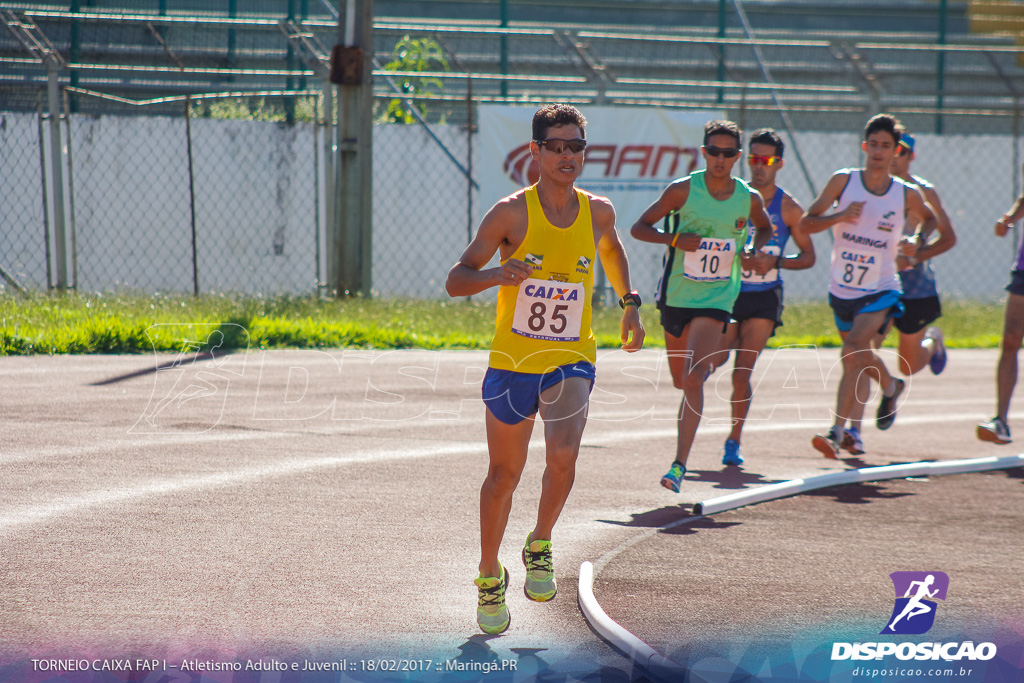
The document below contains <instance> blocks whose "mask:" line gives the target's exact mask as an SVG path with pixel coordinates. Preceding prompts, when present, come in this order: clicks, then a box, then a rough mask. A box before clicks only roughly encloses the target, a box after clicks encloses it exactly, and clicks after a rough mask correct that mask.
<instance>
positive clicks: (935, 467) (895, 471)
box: [578, 454, 1024, 680]
mask: <svg viewBox="0 0 1024 683" xmlns="http://www.w3.org/2000/svg"><path fill="white" fill-rule="evenodd" d="M1021 466H1024V454H1020V455H1011V456H1006V457H1002V458H995V457H992V458H973V459H969V460H940V461H934V462H916V463H907V464H902V465H887V466H885V467H865V468H861V469H857V470H847V471H844V472H830V473H828V474H822V475H818V476H816V477H810V478H807V479H794V480H792V481H785V482H780V483H778V484H767V485H765V486H758V487H755V488H751V489H747V490H745V491H741V492H739V493H732V494H729V495H726V496H720V497H718V498H712V499H710V500H707V501H704V502H702V503H697V504H696V505H694V509H693V514H694V515H696V516H693V517H685V518H683V519H680V520H676V521H675V522H672V523H671V524H666V525H664V526H661V527H656V528H653V529H647V530H645V531H643V532H641V533H639V534H637V535H636V536H634V537H632V538H630V539H627V540H626V541H624V542H623V543H620V544H619V545H617V546H616V547H614V548H612V549H611V550H609V551H608V552H606V553H604V554H603V555H602V556H601V557H600V558H598V559H597V560H596V561H595V562H594V563H593V564H591V563H590V562H584V563H583V564H581V565H580V578H579V593H578V594H579V603H580V611H581V612H582V613H583V616H584V618H585V619H586V620H587V622H588V623H589V624H590V626H591V628H593V629H594V631H595V632H597V634H598V635H600V636H601V637H602V638H604V639H605V640H606V641H608V642H609V643H610V644H611V645H612V646H613V647H615V649H617V650H619V651H620V652H622V653H623V654H624V655H626V656H627V657H629V658H630V659H631V660H633V661H634V662H635V663H636V664H638V665H639V666H641V667H644V668H645V669H646V670H647V671H649V672H650V673H651V674H653V675H655V676H657V677H659V678H666V679H669V680H681V676H680V672H683V671H685V667H683V666H682V665H681V664H679V663H678V662H676V661H674V660H672V659H669V658H668V657H665V656H664V655H662V654H660V653H659V652H657V651H656V650H655V649H654V648H652V647H651V646H650V645H648V644H647V643H645V642H644V641H642V640H640V638H638V637H637V636H636V635H634V634H633V633H631V632H630V631H628V630H627V629H625V628H624V627H623V626H622V625H621V624H619V623H618V622H616V621H615V620H614V619H612V618H611V617H609V616H608V614H607V613H606V612H605V611H604V609H602V607H601V605H600V603H598V601H597V598H596V597H595V596H594V576H595V575H596V574H597V573H598V572H600V571H601V569H603V568H604V567H605V566H606V565H607V564H608V563H609V562H611V561H612V560H613V559H615V557H616V556H618V555H619V554H620V553H622V552H623V551H625V550H626V549H628V548H630V547H631V546H633V545H636V544H637V543H639V542H640V541H642V540H644V539H647V538H650V537H651V536H653V535H655V534H657V533H661V532H663V531H666V530H668V529H671V528H674V527H677V526H683V525H685V524H692V523H693V522H695V521H697V520H698V519H703V518H704V517H705V516H707V515H711V514H715V513H716V512H724V511H725V510H734V509H736V508H738V507H743V506H746V505H752V504H754V503H763V502H767V501H770V500H777V499H779V498H785V497H788V496H792V495H795V494H799V493H804V492H806V491H813V490H816V489H821V488H825V487H829V486H838V485H841V484H849V483H854V482H868V481H883V480H886V479H897V478H904V477H915V476H921V475H932V476H937V475H943V474H965V473H969V472H987V471H991V470H997V469H1008V468H1011V467H1021Z"/></svg>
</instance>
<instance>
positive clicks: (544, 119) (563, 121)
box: [533, 104, 587, 140]
mask: <svg viewBox="0 0 1024 683" xmlns="http://www.w3.org/2000/svg"><path fill="white" fill-rule="evenodd" d="M566 125H569V126H578V127H579V129H580V135H582V136H583V139H584V140H585V139H586V138H587V119H585V118H584V117H583V114H582V113H581V112H580V110H579V109H577V108H576V107H574V106H572V105H571V104H546V105H544V106H543V107H541V108H540V109H538V110H537V111H536V113H534V115H533V139H534V140H544V139H546V138H547V135H548V129H549V128H552V127H554V126H566Z"/></svg>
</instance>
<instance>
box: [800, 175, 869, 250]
mask: <svg viewBox="0 0 1024 683" xmlns="http://www.w3.org/2000/svg"><path fill="white" fill-rule="evenodd" d="M849 180H850V174H849V173H842V172H840V173H835V174H833V176H832V177H831V178H829V180H828V184H826V185H825V188H824V189H823V190H822V191H821V194H819V195H818V197H817V198H816V199H815V200H814V202H813V203H812V204H811V205H810V206H809V207H808V208H807V211H806V212H805V213H804V215H803V218H801V219H800V229H801V230H803V231H804V232H805V233H806V234H808V235H813V234H815V233H818V232H822V231H823V230H828V229H829V228H831V227H832V226H833V225H835V224H837V223H842V222H844V221H850V222H852V221H855V220H857V218H858V217H859V216H860V212H861V209H862V208H863V207H864V202H853V203H851V204H850V205H849V206H848V207H846V208H845V209H843V210H842V211H837V212H835V213H832V214H828V215H825V212H826V211H828V210H829V209H830V208H832V206H833V205H834V204H835V203H836V202H837V201H838V200H839V197H840V196H841V195H842V194H843V189H845V188H846V183H847V182H848V181H849Z"/></svg>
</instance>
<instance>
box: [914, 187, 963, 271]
mask: <svg viewBox="0 0 1024 683" xmlns="http://www.w3.org/2000/svg"><path fill="white" fill-rule="evenodd" d="M920 187H921V192H922V193H923V194H924V199H925V202H926V203H927V204H928V208H930V209H931V210H932V213H933V214H935V229H936V230H937V231H938V233H939V236H938V238H936V239H934V240H932V241H931V242H930V243H929V242H928V241H927V240H928V238H929V237H930V236H931V235H930V233H926V232H925V231H924V229H923V228H924V225H923V224H922V225H921V226H919V227H918V229H917V234H918V235H919V238H918V244H920V245H921V246H920V247H918V249H917V254H915V256H916V258H917V260H918V261H927V260H928V259H930V258H935V257H936V256H938V255H939V254H941V253H943V252H945V251H949V250H950V249H952V248H953V245H955V244H956V232H954V230H953V224H952V223H951V222H950V220H949V215H948V214H947V213H946V210H945V208H943V206H942V200H941V199H940V198H939V193H938V192H936V191H935V188H934V187H929V186H924V185H922V186H920Z"/></svg>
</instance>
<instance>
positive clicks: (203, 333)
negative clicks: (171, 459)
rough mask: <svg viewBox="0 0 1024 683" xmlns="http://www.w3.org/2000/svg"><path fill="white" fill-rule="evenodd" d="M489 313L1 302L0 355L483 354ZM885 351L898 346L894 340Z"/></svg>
mask: <svg viewBox="0 0 1024 683" xmlns="http://www.w3.org/2000/svg"><path fill="white" fill-rule="evenodd" d="M943 309H944V315H943V317H942V319H941V321H940V325H941V327H942V328H943V330H944V331H945V333H946V341H947V344H948V345H949V346H950V347H952V348H996V347H998V345H999V341H1000V338H1001V334H1002V319H1003V310H1002V304H1001V303H987V302H986V303H978V302H969V301H950V302H945V303H944V304H943ZM494 315H495V305H494V304H493V303H481V302H471V301H465V300H445V301H420V300H408V299H380V300H367V299H339V300H331V301H326V300H322V299H318V298H315V297H285V296H282V297H272V298H263V297H255V296H246V297H243V296H214V295H207V296H200V297H191V296H185V295H180V296H164V295H138V294H104V295H99V294H92V295H84V294H74V293H69V294H62V295H58V294H32V295H30V296H29V297H27V298H18V297H15V296H13V295H11V294H4V295H0V355H5V356H11V355H30V354H86V353H118V354H122V353H149V352H152V351H162V352H170V353H177V352H179V351H181V350H182V348H183V345H185V344H186V340H187V341H188V343H189V348H193V349H197V350H203V349H205V348H208V347H209V345H210V344H211V343H218V344H220V346H222V347H223V348H226V349H227V348H230V349H242V348H252V349H257V348H261V349H312V348H361V349H409V348H418V349H486V348H488V346H489V344H490V341H491V336H492V334H493V332H494ZM642 316H643V321H644V326H645V327H646V330H647V335H648V336H647V343H646V346H648V347H658V348H660V347H664V345H665V341H664V334H663V332H662V331H661V326H660V324H659V322H658V313H657V311H656V310H655V309H654V307H653V306H650V305H647V306H644V308H643V309H642ZM620 318H621V311H620V310H619V309H618V308H617V307H615V308H599V309H597V310H595V311H594V317H593V328H594V333H595V335H596V336H597V340H598V345H599V346H601V347H604V348H616V347H618V346H619V343H620V342H619V321H620ZM783 321H784V322H785V324H784V325H783V326H782V327H781V328H779V330H778V331H777V333H776V335H775V336H774V337H772V339H771V340H770V341H769V344H768V345H769V347H772V348H774V347H779V346H788V345H794V344H801V345H814V346H819V347H836V346H839V344H840V339H839V335H838V334H837V333H836V330H835V325H834V323H833V319H832V313H831V310H830V309H829V307H828V304H827V303H826V302H824V301H820V302H806V303H803V302H797V303H791V304H787V306H786V310H785V313H784V315H783ZM214 332H219V334H214ZM211 334H212V335H213V336H212V337H211ZM886 345H887V346H892V345H895V339H894V337H893V336H892V335H890V337H889V338H888V339H887V340H886Z"/></svg>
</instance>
